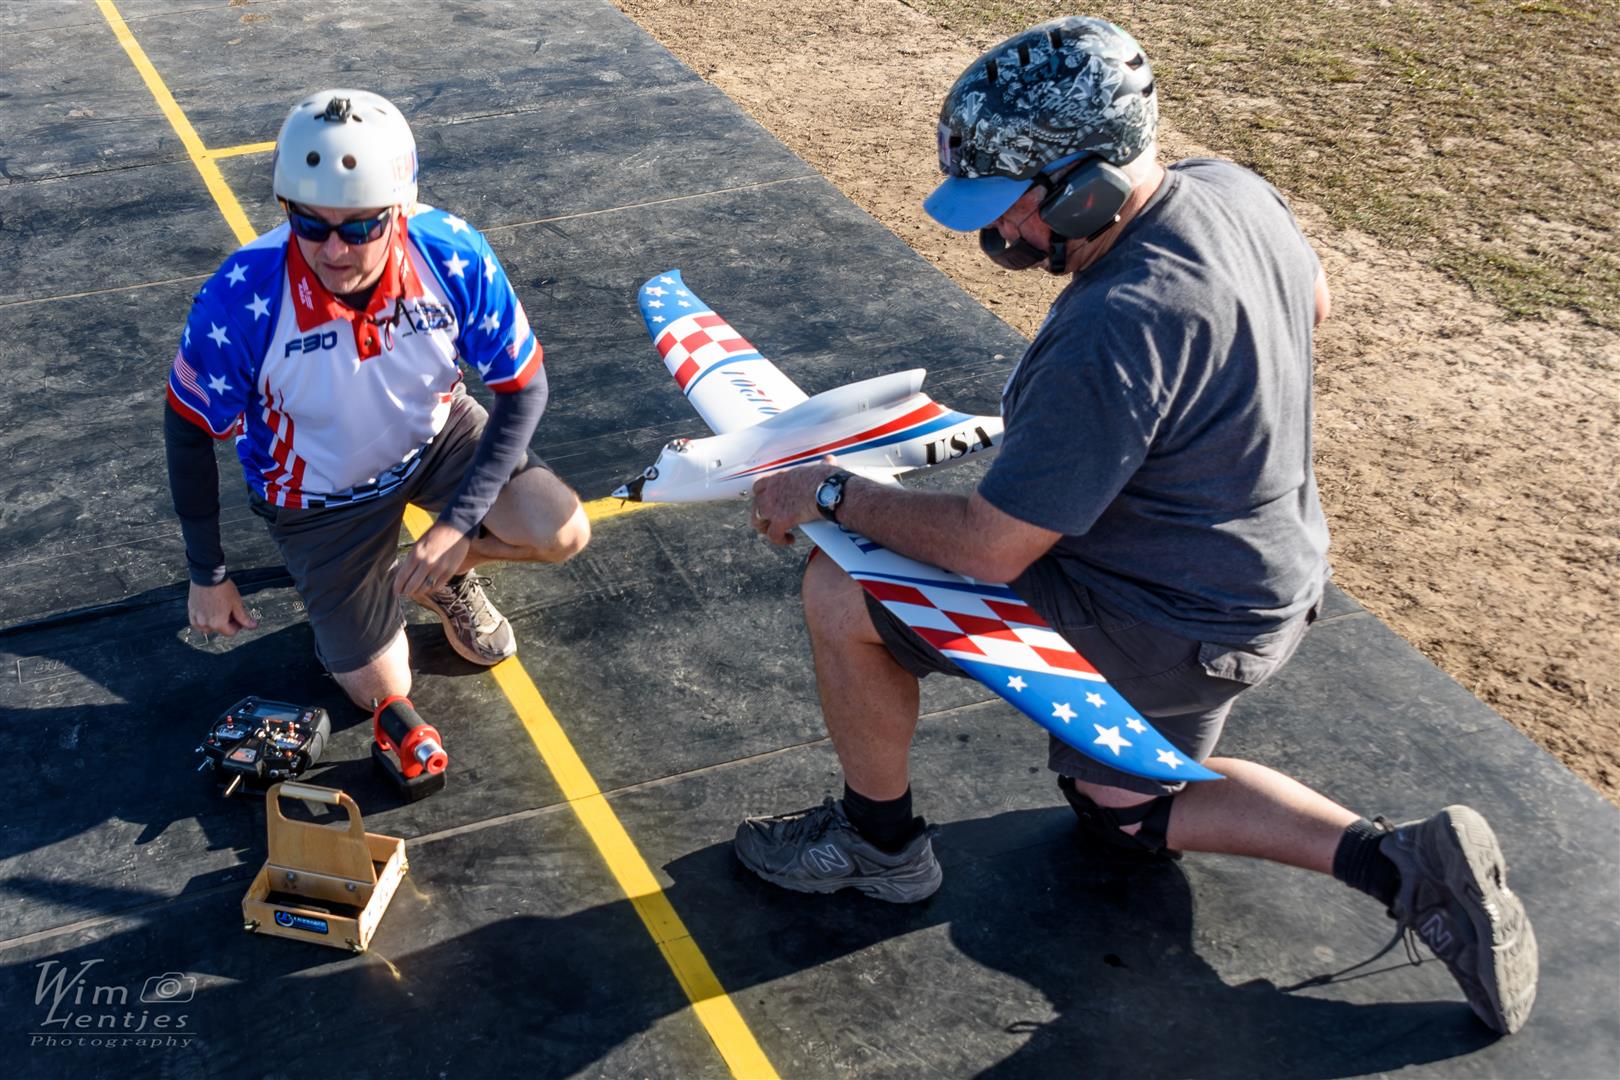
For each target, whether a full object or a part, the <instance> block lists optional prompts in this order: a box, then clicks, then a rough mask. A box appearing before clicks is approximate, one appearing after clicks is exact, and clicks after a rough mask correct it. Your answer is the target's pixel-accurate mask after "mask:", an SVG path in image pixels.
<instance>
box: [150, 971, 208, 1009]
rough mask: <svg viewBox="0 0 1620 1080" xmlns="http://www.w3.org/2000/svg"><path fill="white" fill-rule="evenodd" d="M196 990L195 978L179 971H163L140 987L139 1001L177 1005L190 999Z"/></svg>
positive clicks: (151, 1003)
mask: <svg viewBox="0 0 1620 1080" xmlns="http://www.w3.org/2000/svg"><path fill="white" fill-rule="evenodd" d="M196 992H197V980H196V979H194V978H192V977H191V976H190V975H187V974H185V973H183V972H179V971H165V972H164V973H163V974H161V975H153V976H152V977H151V978H150V979H147V980H146V985H145V986H143V987H142V988H141V1003H142V1004H145V1005H177V1004H180V1003H181V1002H185V1001H190V1000H191V996H192V995H193V994H195V993H196Z"/></svg>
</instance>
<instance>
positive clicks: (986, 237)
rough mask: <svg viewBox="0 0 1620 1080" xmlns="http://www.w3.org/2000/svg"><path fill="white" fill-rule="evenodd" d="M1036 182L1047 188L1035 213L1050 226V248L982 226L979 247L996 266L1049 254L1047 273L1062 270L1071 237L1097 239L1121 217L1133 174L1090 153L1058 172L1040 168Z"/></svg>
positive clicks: (1016, 265) (1022, 264) (1020, 265)
mask: <svg viewBox="0 0 1620 1080" xmlns="http://www.w3.org/2000/svg"><path fill="white" fill-rule="evenodd" d="M1035 183H1037V184H1040V185H1042V186H1043V187H1044V188H1046V196H1045V197H1044V198H1042V199H1041V205H1040V207H1039V209H1037V210H1036V213H1038V214H1040V215H1041V220H1042V221H1044V222H1045V223H1046V227H1047V228H1049V229H1051V230H1052V250H1051V251H1049V252H1046V251H1042V250H1040V249H1039V248H1037V247H1035V246H1034V245H1033V244H1031V243H1029V242H1028V241H1026V240H1024V239H1023V238H1022V237H1020V238H1019V239H1017V240H1015V241H1013V243H1012V245H1011V246H1009V245H1008V244H1007V241H1006V240H1005V239H1003V238H1002V235H1001V233H1000V232H999V231H998V230H996V229H994V228H988V229H980V230H979V247H980V249H982V250H983V251H984V253H985V254H986V255H988V256H989V257H990V259H991V260H992V261H994V262H995V263H996V265H998V266H1004V267H1006V268H1007V269H1009V270H1023V269H1026V268H1027V267H1031V266H1034V265H1035V264H1036V263H1037V262H1039V261H1040V260H1041V259H1043V258H1044V259H1046V269H1047V272H1048V273H1052V274H1062V273H1064V272H1065V271H1066V269H1067V264H1068V261H1069V241H1070V240H1073V239H1075V238H1077V237H1083V238H1085V239H1087V240H1095V239H1096V238H1097V237H1099V236H1101V235H1102V234H1103V233H1104V232H1106V231H1107V230H1108V229H1109V227H1110V226H1112V225H1113V224H1114V222H1116V221H1118V220H1119V212H1120V211H1121V210H1122V209H1124V207H1125V200H1127V199H1129V198H1130V197H1131V187H1132V185H1131V178H1130V177H1128V176H1126V175H1125V170H1124V169H1121V168H1120V167H1119V166H1118V165H1113V164H1111V163H1109V162H1107V161H1104V160H1103V159H1102V158H1087V159H1085V160H1084V161H1080V162H1077V163H1076V164H1074V165H1072V166H1070V167H1068V168H1066V169H1064V170H1063V171H1062V172H1059V173H1058V174H1057V175H1056V176H1051V175H1048V174H1047V173H1044V172H1042V173H1040V174H1038V175H1037V176H1036V177H1035Z"/></svg>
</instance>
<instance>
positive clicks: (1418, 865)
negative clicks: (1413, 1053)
mask: <svg viewBox="0 0 1620 1080" xmlns="http://www.w3.org/2000/svg"><path fill="white" fill-rule="evenodd" d="M1157 116H1158V99H1157V97H1156V95H1155V93H1154V85H1153V75H1152V70H1151V68H1150V67H1149V66H1148V64H1147V60H1146V57H1145V56H1143V54H1142V52H1141V49H1140V47H1139V46H1138V45H1137V44H1136V42H1135V41H1134V40H1132V39H1131V37H1130V36H1129V35H1128V34H1126V33H1125V32H1124V31H1122V30H1120V29H1119V28H1118V27H1115V26H1113V25H1112V24H1110V23H1106V22H1103V21H1102V20H1100V19H1083V18H1069V19H1060V20H1055V21H1053V22H1050V23H1045V24H1042V25H1040V26H1037V27H1034V28H1032V29H1030V30H1027V31H1025V32H1024V33H1022V34H1018V35H1015V36H1014V37H1012V38H1009V39H1008V40H1007V41H1005V42H1002V43H1001V44H1000V45H997V46H996V47H995V48H992V49H991V50H990V51H989V52H987V53H985V54H984V55H983V56H981V57H980V58H979V59H978V60H976V61H975V62H974V63H973V64H972V65H971V66H970V67H969V68H968V70H967V71H966V72H965V73H964V74H963V75H962V77H961V78H960V79H959V80H958V81H957V83H956V85H955V86H954V87H952V89H951V92H950V94H949V95H948V96H947V98H946V101H945V107H944V109H943V110H942V112H941V116H940V142H939V149H940V164H941V167H942V169H943V171H944V172H945V173H946V179H945V181H944V183H942V184H941V185H940V186H939V188H938V189H937V190H936V191H935V192H934V194H932V195H931V196H929V198H928V200H927V201H926V202H925V203H924V206H925V208H926V209H927V210H928V212H929V214H930V215H932V216H933V217H934V218H935V219H936V220H937V221H939V222H940V223H941V224H943V225H945V226H947V227H949V228H953V229H958V230H964V231H968V230H975V229H977V230H979V231H980V244H981V247H982V248H983V250H984V252H985V254H986V255H988V256H989V257H990V258H991V259H992V260H994V261H995V262H997V263H998V264H1000V265H1002V266H1005V267H1007V268H1009V269H1026V268H1030V267H1033V266H1035V265H1039V264H1044V265H1045V267H1046V268H1047V269H1048V270H1049V271H1051V272H1052V273H1054V274H1065V275H1069V276H1070V277H1071V280H1070V283H1069V285H1068V287H1067V288H1066V289H1065V290H1064V291H1063V293H1062V294H1061V295H1060V296H1059V297H1058V299H1057V301H1056V302H1055V303H1054V304H1053V306H1052V311H1051V313H1050V314H1049V315H1048V317H1047V320H1046V322H1045V324H1044V325H1043V326H1042V327H1041V329H1040V331H1039V333H1037V334H1036V336H1035V340H1034V341H1033V342H1032V343H1031V344H1030V347H1029V349H1028V351H1026V352H1025V354H1024V356H1023V358H1022V359H1021V360H1020V361H1019V363H1018V366H1017V367H1016V368H1015V369H1014V370H1013V373H1012V375H1011V377H1010V378H1009V379H1008V381H1007V387H1006V390H1005V392H1004V396H1003V400H1002V411H1003V416H1004V419H1005V421H1006V432H1005V435H1004V438H1003V441H1002V445H1001V447H1000V450H999V454H998V456H997V458H996V459H995V461H994V462H993V464H992V465H991V467H990V471H989V473H988V474H987V475H986V476H985V478H984V480H983V482H982V483H981V484H980V485H979V488H978V490H977V491H976V492H974V493H973V494H972V495H968V496H962V495H950V494H938V493H925V492H916V491H904V490H899V489H896V488H894V487H890V486H885V485H882V484H878V483H874V482H870V481H866V480H862V479H860V478H851V477H849V476H848V474H844V473H841V472H839V471H838V470H836V467H835V466H833V465H814V466H805V467H801V468H797V469H790V470H787V471H785V472H780V473H775V474H773V475H771V476H768V477H765V478H764V479H762V480H760V481H759V482H758V483H757V484H756V485H755V488H754V521H755V523H756V527H757V528H758V529H759V530H760V531H761V532H763V533H765V534H766V535H767V536H768V537H769V538H770V539H771V540H772V541H774V542H776V543H786V542H787V541H788V539H789V537H788V530H790V529H792V528H793V527H794V526H795V525H797V524H799V523H801V522H805V521H811V520H815V519H816V518H817V517H818V516H832V517H833V519H834V520H836V521H838V522H839V523H841V524H843V525H845V526H847V527H848V528H850V529H852V530H854V531H856V532H859V533H863V534H865V535H867V536H869V537H871V538H872V539H873V540H875V541H877V542H878V543H880V544H882V545H883V546H885V547H887V548H890V549H892V550H895V551H898V552H900V553H902V554H905V555H909V556H911V557H912V558H915V559H919V560H922V561H924V562H930V563H933V564H935V565H938V566H942V567H945V568H946V569H949V570H954V571H956V572H958V573H962V574H966V575H967V576H969V577H973V578H977V579H979V580H981V581H992V582H1008V583H1009V584H1010V585H1011V587H1012V588H1013V589H1014V590H1015V591H1016V592H1018V593H1019V594H1020V595H1021V596H1022V597H1023V598H1024V599H1025V600H1027V601H1028V602H1029V604H1030V605H1031V606H1032V607H1033V608H1035V610H1036V611H1038V612H1039V613H1040V614H1041V615H1042V616H1043V617H1044V618H1045V619H1046V620H1047V622H1049V623H1050V624H1052V626H1053V627H1055V628H1056V629H1057V631H1058V632H1059V633H1061V634H1062V635H1063V636H1064V637H1065V638H1066V639H1068V640H1069V641H1070V643H1072V644H1073V645H1074V647H1075V648H1076V650H1077V651H1079V652H1080V653H1081V654H1082V655H1083V656H1085V657H1086V658H1087V659H1088V660H1089V661H1090V662H1091V663H1092V664H1093V665H1094V666H1095V667H1096V668H1097V670H1098V671H1100V672H1101V673H1102V674H1103V675H1104V676H1105V677H1106V678H1107V679H1108V681H1109V682H1110V683H1111V684H1112V685H1113V686H1114V688H1115V689H1117V690H1118V691H1119V692H1120V693H1121V694H1122V695H1123V696H1124V697H1125V699H1126V700H1127V701H1129V702H1131V704H1132V705H1133V706H1134V707H1135V709H1136V710H1137V711H1138V712H1140V713H1141V714H1142V715H1144V716H1147V717H1151V718H1152V720H1153V722H1154V726H1156V727H1157V728H1158V729H1159V730H1160V731H1161V732H1162V733H1163V734H1164V735H1165V736H1166V738H1168V739H1169V740H1170V741H1171V742H1172V743H1174V744H1175V745H1176V746H1177V747H1178V748H1179V749H1180V750H1181V751H1182V752H1183V753H1184V754H1186V755H1188V756H1189V757H1192V758H1194V759H1195V760H1198V761H1202V762H1205V763H1206V764H1207V765H1208V766H1209V767H1210V768H1211V769H1213V770H1215V771H1216V772H1218V773H1220V774H1222V777H1223V778H1222V779H1219V780H1213V781H1204V782H1200V783H1196V784H1192V785H1187V784H1164V783H1159V782H1156V781H1152V780H1145V779H1143V778H1141V777H1137V776H1134V775H1129V774H1126V773H1123V772H1120V771H1118V770H1115V769H1113V768H1111V767H1110V766H1108V765H1106V764H1104V763H1102V762H1099V761H1097V760H1095V759H1093V758H1090V757H1086V756H1082V755H1081V754H1079V753H1077V752H1075V751H1074V750H1072V749H1071V748H1069V747H1068V746H1066V745H1064V744H1062V743H1060V742H1058V741H1056V740H1053V743H1052V749H1051V753H1050V765H1051V767H1052V769H1053V770H1054V771H1055V772H1057V773H1058V786H1059V788H1060V790H1061V791H1062V793H1063V795H1064V797H1065V798H1066V799H1067V800H1068V802H1069V804H1070V805H1071V806H1072V807H1073V808H1074V811H1075V813H1076V815H1077V817H1078V818H1079V822H1080V825H1081V829H1082V831H1083V833H1084V834H1086V835H1087V836H1088V837H1090V838H1091V839H1093V840H1095V841H1097V842H1099V843H1101V844H1103V845H1106V848H1103V849H1099V850H1119V849H1128V850H1129V851H1131V852H1133V853H1134V854H1135V855H1137V856H1138V857H1140V856H1142V855H1144V854H1145V855H1148V856H1149V857H1152V856H1158V855H1162V854H1164V853H1172V854H1173V853H1176V852H1182V851H1204V852H1223V853H1227V854H1235V855H1249V856H1254V857H1258V858H1265V859H1270V860H1273V861H1276V862H1282V863H1287V864H1289V865H1293V866H1299V867H1303V868H1306V869H1311V870H1316V871H1319V872H1322V873H1331V874H1333V875H1334V876H1335V877H1337V878H1338V879H1339V880H1341V881H1344V882H1345V883H1346V884H1348V885H1350V886H1352V887H1353V888H1356V889H1358V890H1360V891H1362V892H1364V893H1366V894H1367V895H1369V896H1371V897H1373V898H1375V899H1377V900H1378V901H1380V902H1381V903H1382V904H1384V905H1385V907H1386V908H1387V909H1388V910H1389V912H1390V914H1391V915H1392V916H1394V917H1395V919H1396V920H1397V922H1398V923H1399V924H1400V926H1401V927H1402V929H1403V930H1411V931H1414V932H1416V933H1417V934H1418V935H1419V936H1420V937H1421V938H1422V940H1423V941H1424V942H1426V943H1427V944H1428V945H1429V946H1430V948H1431V949H1433V950H1434V952H1435V953H1436V954H1437V955H1438V956H1439V957H1440V958H1441V959H1442V960H1443V961H1444V962H1445V964H1446V966H1447V968H1448V969H1449V970H1450V971H1451V973H1452V975H1453V976H1454V977H1455V978H1456V980H1457V982H1458V985H1459V986H1460V987H1461V988H1462V990H1463V992H1464V995H1465V996H1466V997H1467V999H1468V1002H1469V1005H1470V1006H1471V1007H1472V1008H1473V1010H1474V1012H1475V1014H1476V1015H1477V1016H1478V1017H1479V1018H1480V1019H1481V1021H1483V1022H1484V1023H1485V1024H1487V1025H1489V1026H1490V1027H1491V1028H1493V1029H1494V1030H1496V1031H1500V1032H1511V1031H1515V1030H1517V1029H1518V1028H1519V1026H1521V1025H1522V1024H1523V1023H1524V1021H1525V1019H1526V1018H1527V1017H1528V1015H1529V1012H1530V1008H1531V1005H1532V1003H1533V1001H1534V999H1535V988H1536V973H1537V953H1536V942H1535V935H1534V932H1533V931H1532V929H1531V927H1530V922H1529V919H1528V918H1527V917H1526V915H1525V912H1524V907H1523V905H1522V904H1521V903H1520V902H1519V899H1518V897H1516V896H1515V895H1514V894H1513V892H1511V891H1510V890H1509V889H1508V888H1507V886H1506V883H1505V867H1504V865H1503V859H1502V853H1501V850H1500V848H1499V847H1498V845H1497V842H1496V838H1495V836H1494V835H1493V834H1492V832H1491V829H1490V826H1489V825H1488V824H1486V822H1485V820H1484V818H1483V817H1481V816H1480V815H1479V814H1478V813H1477V812H1476V811H1474V810H1472V809H1470V808H1469V807H1466V806H1453V807H1448V808H1446V809H1445V810H1442V811H1441V812H1439V813H1437V814H1434V815H1433V816H1431V817H1428V818H1425V819H1421V820H1418V821H1413V822H1409V823H1407V824H1405V825H1401V826H1399V827H1391V826H1388V825H1386V824H1384V823H1383V821H1382V819H1379V821H1378V822H1377V823H1374V822H1373V821H1370V820H1368V819H1367V818H1364V817H1362V816H1360V815H1359V814H1357V813H1355V812H1353V811H1351V810H1348V809H1346V808H1344V807H1343V806H1340V805H1339V804H1337V803H1335V802H1333V801H1332V800H1330V799H1328V798H1326V797H1325V796H1323V795H1320V794H1318V793H1317V792H1315V791H1312V790H1310V789H1309V788H1307V787H1305V786H1304V785H1302V784H1300V783H1298V782H1297V781H1295V780H1293V779H1291V778H1289V777H1287V776H1284V775H1282V774H1281V773H1279V772H1277V771H1275V770H1273V769H1271V768H1268V767H1267V766H1265V765H1261V764H1257V763H1255V762H1250V761H1242V760H1238V759H1235V758H1224V757H1212V756H1211V754H1212V753H1213V751H1214V748H1215V742H1216V740H1217V738H1218V737H1219V735H1220V732H1221V728H1222V725H1223V724H1224V722H1225V719H1226V716H1227V714H1228V712H1229V711H1230V709H1231V707H1232V703H1233V701H1234V700H1236V699H1237V698H1238V696H1239V695H1240V694H1241V693H1243V692H1244V691H1245V690H1247V689H1248V688H1249V687H1251V686H1254V685H1257V684H1259V683H1261V682H1264V681H1265V680H1266V679H1267V678H1269V677H1270V676H1271V675H1272V674H1273V673H1274V672H1275V671H1276V670H1277V669H1278V668H1280V667H1281V666H1282V665H1283V663H1285V662H1286V661H1287V660H1288V658H1289V657H1290V656H1291V655H1292V653H1293V651H1294V649H1295V647H1296V646H1297V645H1298V643H1299V641H1300V639H1301V637H1302V636H1303V635H1304V633H1305V631H1306V628H1307V627H1308V626H1309V625H1310V623H1311V622H1312V621H1313V620H1314V619H1315V617H1316V613H1317V609H1318V605H1319V604H1320V601H1321V596H1322V588H1323V582H1324V579H1325V577H1326V574H1327V563H1326V552H1327V546H1328V539H1327V527H1326V524H1325V522H1324V520H1323V515H1322V507H1321V504H1320V502H1319V501H1318V498H1317V492H1316V483H1315V479H1314V477H1313V475H1312V469H1311V346H1312V333H1313V331H1314V329H1315V327H1316V326H1317V325H1318V324H1319V323H1320V322H1321V321H1322V320H1323V319H1324V318H1326V317H1327V314H1328V308H1329V299H1328V289H1327V283H1326V280H1325V278H1324V276H1323V274H1322V270H1321V267H1320V265H1319V264H1318V262H1317V259H1316V256H1315V254H1314V253H1313V252H1312V251H1311V248H1310V245H1309V244H1308V243H1307V242H1306V240H1305V238H1304V236H1303V235H1302V234H1301V233H1300V230H1299V227H1298V225H1297V223H1296V222H1295V221H1294V218H1293V215H1292V214H1291V213H1290V212H1289V210H1288V207H1287V205H1286V204H1285V203H1284V202H1283V200H1282V197H1281V196H1280V195H1278V193H1277V192H1276V191H1275V190H1274V189H1273V188H1272V187H1271V186H1270V185H1269V184H1267V183H1266V182H1265V181H1263V180H1261V179H1260V178H1259V177H1257V176H1255V175H1254V174H1253V173H1251V172H1249V171H1247V170H1245V169H1242V168H1239V167H1238V166H1236V165H1234V164H1231V163H1230V162H1223V161H1216V160H1211V159H1194V160H1189V161H1183V162H1179V163H1177V164H1176V165H1173V166H1171V167H1170V168H1168V169H1167V168H1165V167H1164V166H1162V165H1161V164H1160V163H1159V160H1158V147H1157V143H1156V141H1155V130H1156V124H1157ZM829 511H830V513H829ZM804 605H805V621H806V623H807V625H808V627H809V630H810V638H811V644H812V647H813V651H814V654H815V663H816V680H817V685H818V688H819V690H820V693H821V703H822V712H823V715H824V716H825V718H826V721H827V729H828V732H829V734H830V735H831V737H832V741H833V745H834V748H835V749H836V750H837V752H838V758H839V762H840V764H841V765H842V766H843V768H844V777H845V786H844V797H843V798H842V799H839V800H832V799H828V800H827V801H826V802H825V803H824V804H823V805H822V806H821V807H816V808H812V809H810V810H805V811H800V812H797V813H793V814H785V815H778V816H773V817H762V818H750V819H748V820H746V821H744V822H743V823H742V825H741V826H740V827H739V829H738V831H737V841H736V851H737V855H738V857H739V858H740V859H741V861H742V862H743V863H744V864H745V865H747V866H748V867H749V868H750V869H752V870H754V871H755V872H756V873H758V874H760V875H761V876H762V877H764V878H766V879H767V880H769V881H772V882H774V883H776V884H779V885H783V886H785V887H787V888H790V889H797V890H801V891H809V892H830V891H834V890H836V889H841V888H855V889H858V890H860V891H861V892H864V893H866V894H868V895H871V896H875V897H878V898H881V899H886V900H892V901H900V902H908V901H915V900H921V899H923V898H925V897H927V896H929V895H931V894H932V893H933V892H934V890H935V889H937V888H938V887H939V884H940V881H941V876H942V875H941V872H940V868H939V864H938V862H937V861H936V860H935V858H934V854H933V848H932V842H931V840H930V830H928V829H927V828H926V827H925V825H924V824H923V822H922V819H920V818H916V817H914V816H913V815H912V803H911V789H910V784H909V770H908V760H907V759H908V753H909V748H910V741H911V735H912V732H913V730H914V728H915V727H916V722H917V704H918V688H917V681H918V680H919V679H921V678H923V677H925V676H927V675H929V674H932V673H934V672H942V673H947V674H954V675H961V674H962V672H961V670H960V669H958V668H957V667H956V665H955V664H953V663H952V662H951V661H950V660H949V659H947V658H946V657H945V656H943V655H942V654H940V653H939V652H938V651H937V650H935V649H934V648H933V647H932V646H931V645H929V644H928V643H927V642H926V641H924V640H923V639H922V638H920V637H919V636H918V635H916V634H915V633H914V632H913V631H911V630H910V629H909V628H907V627H906V626H905V625H904V624H903V623H902V622H900V621H899V620H898V619H896V618H895V617H893V616H892V615H890V614H889V613H888V612H887V611H886V609H884V608H883V606H882V605H881V604H878V603H877V602H876V601H873V600H871V599H870V598H869V597H867V596H866V594H865V593H864V592H863V590H862V589H861V587H860V586H859V585H857V584H856V583H855V582H853V581H852V580H851V579H850V578H849V577H848V576H847V575H846V574H844V572H843V571H842V570H840V569H839V568H838V567H837V566H835V565H834V564H833V563H832V561H831V560H830V559H812V560H811V562H810V563H809V565H808V567H807V569H806V572H805V579H804Z"/></svg>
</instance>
